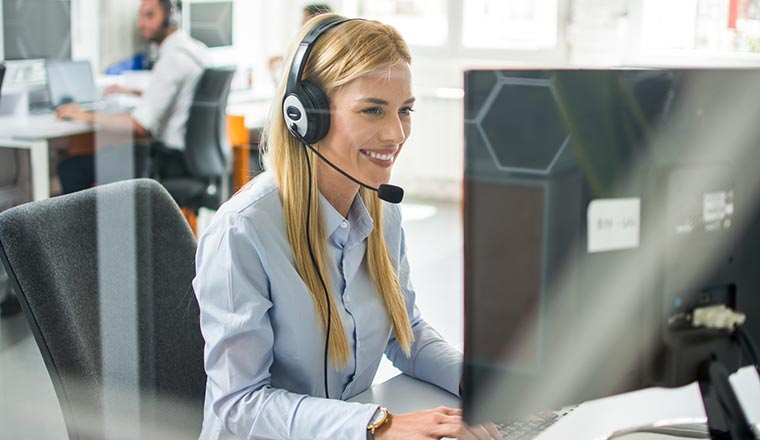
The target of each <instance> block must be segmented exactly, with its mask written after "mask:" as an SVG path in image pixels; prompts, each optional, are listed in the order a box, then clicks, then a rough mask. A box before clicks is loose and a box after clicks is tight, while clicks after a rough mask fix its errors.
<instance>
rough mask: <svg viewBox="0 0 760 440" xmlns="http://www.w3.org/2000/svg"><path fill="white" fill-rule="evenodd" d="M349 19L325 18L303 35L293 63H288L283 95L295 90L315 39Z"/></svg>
mask: <svg viewBox="0 0 760 440" xmlns="http://www.w3.org/2000/svg"><path fill="white" fill-rule="evenodd" d="M350 20H353V19H352V18H335V19H332V20H325V21H323V22H321V23H319V24H317V25H316V26H314V28H312V30H310V31H309V33H307V34H306V36H305V37H303V40H301V44H299V45H298V49H297V50H296V54H295V56H294V57H293V63H292V64H291V65H290V74H289V75H288V82H287V85H286V87H285V96H288V95H290V94H291V93H295V91H296V90H297V85H298V81H300V80H301V75H303V69H304V67H306V60H308V59H309V54H310V53H311V49H312V48H313V47H314V42H315V41H317V38H319V37H320V36H321V35H322V34H323V33H325V32H327V31H328V30H329V29H331V28H333V27H334V26H337V25H339V24H341V23H343V22H346V21H350Z"/></svg>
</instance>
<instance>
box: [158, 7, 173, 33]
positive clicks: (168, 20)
mask: <svg viewBox="0 0 760 440" xmlns="http://www.w3.org/2000/svg"><path fill="white" fill-rule="evenodd" d="M158 4H159V5H160V6H161V9H162V10H163V11H164V21H163V23H162V24H161V26H163V28H164V29H167V28H169V27H176V26H177V23H175V21H174V1H173V0H158Z"/></svg>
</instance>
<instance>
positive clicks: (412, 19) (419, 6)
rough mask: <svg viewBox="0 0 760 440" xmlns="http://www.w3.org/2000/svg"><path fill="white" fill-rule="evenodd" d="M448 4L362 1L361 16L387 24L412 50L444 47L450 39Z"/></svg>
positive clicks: (419, 0)
mask: <svg viewBox="0 0 760 440" xmlns="http://www.w3.org/2000/svg"><path fill="white" fill-rule="evenodd" d="M447 9H448V8H447V1H446V0H370V1H368V0H363V1H361V2H360V4H359V15H360V16H361V17H365V18H371V19H373V20H379V21H382V22H383V23H388V24H390V25H391V26H393V27H395V28H396V29H398V31H399V32H401V34H402V35H403V36H404V39H405V40H406V41H407V43H409V45H411V46H443V45H444V44H446V42H447V40H448V37H449V32H448V28H449V20H448V10H447Z"/></svg>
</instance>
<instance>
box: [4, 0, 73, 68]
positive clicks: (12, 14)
mask: <svg viewBox="0 0 760 440" xmlns="http://www.w3.org/2000/svg"><path fill="white" fill-rule="evenodd" d="M0 3H2V8H3V10H2V19H3V22H2V29H3V50H4V53H5V59H6V60H28V59H58V60H68V59H70V58H71V0H2V1H0Z"/></svg>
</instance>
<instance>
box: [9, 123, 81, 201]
mask: <svg viewBox="0 0 760 440" xmlns="http://www.w3.org/2000/svg"><path fill="white" fill-rule="evenodd" d="M92 134H93V128H92V125H91V124H86V123H82V122H73V121H58V120H56V119H55V118H54V116H53V115H52V114H43V115H29V116H24V117H0V148H18V149H26V150H29V152H30V156H31V157H30V162H31V176H32V198H33V200H42V199H46V198H48V197H50V157H51V155H50V150H51V149H56V148H65V147H66V144H69V145H70V144H73V143H76V142H77V141H84V142H85V143H86V142H89V143H90V144H92V142H93V141H92ZM88 139H89V140H88Z"/></svg>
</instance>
